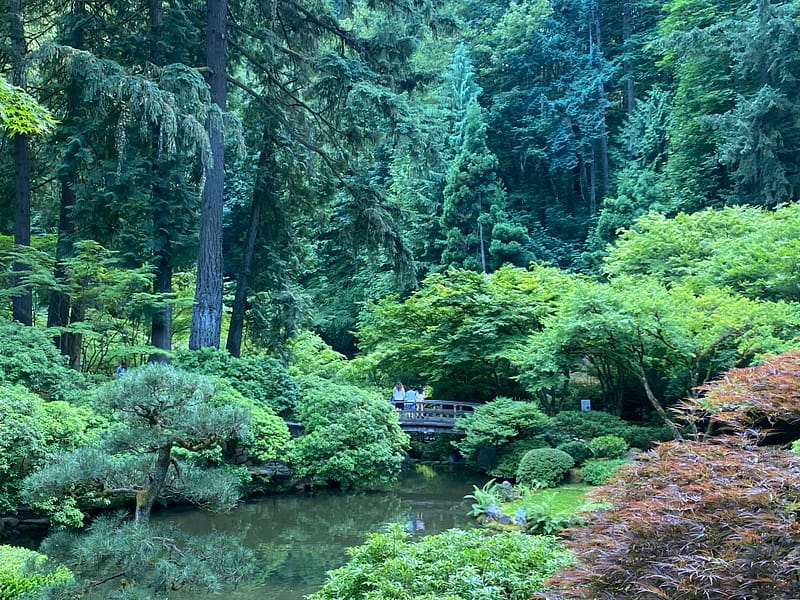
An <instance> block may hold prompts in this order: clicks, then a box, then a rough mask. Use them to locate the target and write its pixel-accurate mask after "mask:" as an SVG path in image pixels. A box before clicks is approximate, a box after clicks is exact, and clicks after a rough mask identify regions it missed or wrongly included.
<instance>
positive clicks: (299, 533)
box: [153, 466, 486, 600]
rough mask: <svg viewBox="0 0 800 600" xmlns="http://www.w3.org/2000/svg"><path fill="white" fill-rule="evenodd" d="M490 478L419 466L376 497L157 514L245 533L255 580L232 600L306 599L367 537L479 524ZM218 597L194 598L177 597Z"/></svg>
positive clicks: (336, 496) (339, 495)
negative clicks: (477, 488)
mask: <svg viewBox="0 0 800 600" xmlns="http://www.w3.org/2000/svg"><path fill="white" fill-rule="evenodd" d="M485 481H486V478H485V477H484V476H481V475H479V474H475V473H471V472H469V471H466V470H464V469H457V468H449V467H429V466H417V467H414V468H410V469H408V470H406V471H404V472H403V474H402V475H401V478H400V480H399V481H398V483H397V484H396V485H395V486H394V487H393V489H391V490H387V491H383V492H370V493H343V492H330V491H327V492H315V493H303V494H291V495H286V494H284V495H276V496H268V497H264V498H260V499H258V500H255V501H251V502H247V503H245V504H243V505H241V506H240V507H238V508H236V509H235V510H234V511H232V512H230V513H227V514H222V515H213V514H208V513H204V512H200V511H196V510H171V511H166V512H162V513H159V514H157V515H154V516H153V520H159V521H162V522H169V523H172V524H174V525H177V526H178V527H180V528H182V529H184V530H185V531H188V532H191V533H195V534H208V533H211V532H215V531H216V532H220V533H233V532H236V533H243V534H244V543H245V545H247V546H248V547H250V548H252V549H253V550H254V552H255V554H256V560H257V573H256V578H255V580H254V581H253V582H252V583H250V584H248V585H245V586H242V587H240V588H238V589H237V590H234V591H232V592H226V593H225V594H224V596H225V598H226V599H227V600H256V599H258V600H301V599H302V598H303V596H304V595H305V594H310V593H311V592H314V591H316V590H318V589H319V588H320V587H321V586H322V584H323V583H324V581H325V573H326V571H329V570H331V569H335V568H337V567H340V566H342V565H343V564H344V563H345V562H347V553H346V552H345V550H346V549H347V548H349V547H351V546H357V545H360V544H362V543H363V542H364V539H365V536H366V534H367V533H371V532H380V531H382V530H383V529H384V528H385V527H386V525H388V524H390V523H400V524H402V525H403V526H405V527H406V529H407V530H408V531H409V532H410V533H411V534H412V535H414V536H421V535H429V534H431V533H439V532H441V531H444V530H446V529H451V528H453V527H460V528H467V527H472V526H473V523H474V522H473V520H472V519H471V518H470V517H468V516H467V511H468V510H469V501H466V500H464V499H463V498H464V495H465V494H469V493H471V492H472V486H473V485H482V484H483V483H484V482H485ZM173 597H174V598H175V599H176V600H177V599H180V600H183V599H189V598H192V599H198V600H199V599H210V598H219V596H215V595H210V594H205V595H204V594H200V593H197V592H192V593H191V594H186V595H177V594H176V595H174V596H173V595H172V594H170V598H173Z"/></svg>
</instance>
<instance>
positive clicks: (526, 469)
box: [517, 448, 575, 487]
mask: <svg viewBox="0 0 800 600" xmlns="http://www.w3.org/2000/svg"><path fill="white" fill-rule="evenodd" d="M574 464H575V460H574V459H573V458H572V457H571V456H570V455H569V454H567V453H566V452H564V451H563V450H559V449H558V448H536V449H535V450H529V451H528V452H526V453H525V456H523V457H522V460H521V461H520V463H519V467H518V468H517V483H521V484H523V485H531V486H536V487H553V486H555V485H557V484H558V483H559V482H560V481H561V480H562V479H564V476H565V475H566V474H567V472H568V471H569V470H570V469H571V468H572V466H573V465H574Z"/></svg>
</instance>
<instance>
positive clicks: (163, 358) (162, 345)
mask: <svg viewBox="0 0 800 600" xmlns="http://www.w3.org/2000/svg"><path fill="white" fill-rule="evenodd" d="M162 243H167V242H166V241H165V240H162ZM166 252H167V251H166V249H165V250H164V251H162V255H161V256H159V257H158V260H157V264H156V272H155V278H154V280H153V293H154V294H156V295H157V296H160V297H161V298H169V297H170V296H171V295H172V266H171V265H170V261H169V257H168V256H167V255H165V254H166ZM150 343H151V344H152V345H153V346H154V347H156V348H158V349H160V350H165V351H166V352H169V351H170V350H172V305H171V304H167V305H166V306H164V307H163V308H160V309H158V310H157V311H156V313H155V314H154V315H153V322H152V327H151V329H150ZM168 361H169V357H168V356H167V355H166V353H162V352H153V353H152V354H151V355H150V362H168Z"/></svg>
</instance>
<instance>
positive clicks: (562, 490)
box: [503, 483, 592, 514]
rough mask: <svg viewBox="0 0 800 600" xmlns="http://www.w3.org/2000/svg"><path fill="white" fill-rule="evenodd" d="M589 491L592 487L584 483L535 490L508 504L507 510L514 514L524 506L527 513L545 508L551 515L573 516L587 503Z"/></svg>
mask: <svg viewBox="0 0 800 600" xmlns="http://www.w3.org/2000/svg"><path fill="white" fill-rule="evenodd" d="M591 489H592V486H591V485H587V484H585V483H567V484H564V485H560V486H558V487H557V488H549V489H546V490H536V491H534V492H531V493H530V494H526V495H525V496H523V497H522V498H520V499H519V500H515V501H514V502H512V503H510V504H509V505H508V509H507V510H509V511H510V512H511V514H514V513H515V512H516V510H517V508H519V507H520V506H524V507H525V510H526V511H527V512H532V511H531V509H532V508H533V507H534V506H547V507H548V508H549V509H550V512H551V513H570V514H574V513H575V511H577V510H578V509H579V508H581V507H582V506H584V505H585V504H588V503H589V499H588V498H586V494H587V493H588V492H589V490H591ZM503 512H506V511H505V510H504V511H503Z"/></svg>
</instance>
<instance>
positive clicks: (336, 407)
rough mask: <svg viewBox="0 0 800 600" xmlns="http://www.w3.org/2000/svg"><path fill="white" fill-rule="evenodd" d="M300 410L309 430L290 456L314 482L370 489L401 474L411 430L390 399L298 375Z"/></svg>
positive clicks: (300, 472) (297, 470)
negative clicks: (406, 429) (402, 425)
mask: <svg viewBox="0 0 800 600" xmlns="http://www.w3.org/2000/svg"><path fill="white" fill-rule="evenodd" d="M300 383H301V389H302V392H301V394H302V395H301V400H300V403H299V406H298V410H297V416H298V418H299V421H300V422H301V423H302V424H303V427H304V428H305V433H304V434H303V435H301V436H300V437H298V438H296V439H295V440H294V448H293V449H292V450H291V452H290V455H289V459H290V462H291V464H292V466H293V467H294V469H295V474H296V475H297V476H299V477H308V478H309V479H310V480H311V482H312V483H313V484H314V485H321V486H330V485H337V486H340V487H342V488H358V489H370V488H375V487H378V486H381V485H384V484H386V483H390V482H392V481H394V480H396V479H397V476H398V475H399V474H400V467H401V464H402V462H403V458H404V457H405V451H406V449H407V448H408V436H407V435H406V434H405V433H404V432H403V431H402V430H401V429H400V424H399V423H398V421H397V415H396V413H395V411H394V408H392V405H391V404H389V403H388V402H387V401H386V399H385V398H384V397H382V396H380V395H378V394H373V393H370V392H366V391H364V390H362V389H360V388H357V387H354V386H349V385H340V384H336V383H333V382H331V381H330V380H327V379H321V378H315V377H305V378H302V379H301V380H300Z"/></svg>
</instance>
